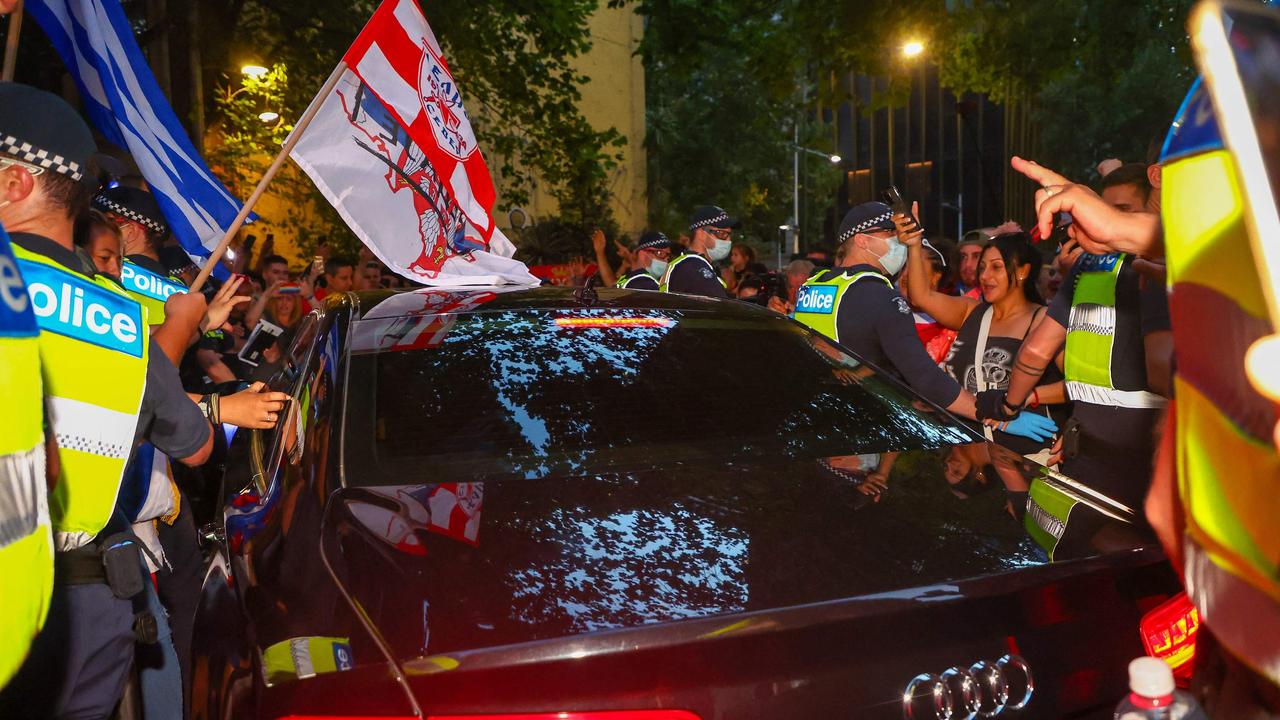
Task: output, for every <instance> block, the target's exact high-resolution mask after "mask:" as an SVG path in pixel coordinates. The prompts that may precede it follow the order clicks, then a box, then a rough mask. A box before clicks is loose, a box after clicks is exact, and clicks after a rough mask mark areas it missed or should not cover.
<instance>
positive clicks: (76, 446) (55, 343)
mask: <svg viewBox="0 0 1280 720" xmlns="http://www.w3.org/2000/svg"><path fill="white" fill-rule="evenodd" d="M94 150H95V147H94V142H93V136H92V135H91V134H90V132H89V129H88V127H86V126H85V124H84V122H83V121H82V120H81V119H80V117H79V115H77V114H76V112H75V111H74V110H73V109H72V108H71V107H70V106H69V105H67V103H66V102H65V101H63V100H62V99H61V98H59V97H57V96H55V95H52V94H50V93H47V92H43V91H40V90H36V89H35V88H31V87H27V86H24V85H19V84H16V83H3V84H0V161H2V162H0V223H3V224H4V225H5V227H6V228H8V230H9V233H10V237H11V239H12V241H13V250H14V254H15V256H16V257H17V259H18V265H19V267H20V268H21V270H22V274H23V277H24V279H25V280H26V283H27V290H28V295H29V298H30V302H31V307H32V310H33V312H34V314H35V316H36V321H37V323H38V325H39V327H40V334H39V336H38V343H39V347H40V360H41V365H42V377H43V381H44V388H45V395H46V396H47V397H48V405H49V407H50V408H51V410H52V412H51V414H50V417H51V425H52V432H53V433H54V435H55V436H56V437H57V438H58V445H59V448H60V449H59V453H58V454H59V472H58V477H57V481H56V485H55V486H54V488H53V490H52V492H51V495H50V502H49V509H50V513H49V514H50V520H51V523H52V529H53V538H54V546H55V549H56V554H55V562H54V591H53V599H52V602H51V606H50V610H49V615H48V621H47V623H46V626H45V629H44V631H43V632H42V633H41V634H40V635H39V636H38V637H37V639H36V642H35V643H34V644H33V646H32V649H31V653H30V656H29V657H28V659H27V661H26V663H25V664H24V665H23V667H22V669H21V670H20V671H19V673H18V674H17V676H15V678H14V679H13V681H12V682H11V683H10V685H9V686H8V687H7V688H5V690H4V692H3V694H0V716H3V717H63V716H75V717H105V716H106V715H107V714H109V713H110V712H111V710H112V708H113V707H114V706H115V704H116V702H117V701H118V699H119V697H120V694H121V692H122V688H123V687H124V680H125V677H126V675H127V673H128V670H129V666H130V661H131V659H132V655H133V646H134V642H135V633H134V629H133V625H134V615H133V609H132V603H131V601H130V597H131V595H130V593H131V592H134V593H135V594H136V591H137V590H139V589H140V588H141V587H142V586H141V581H142V577H141V574H140V558H139V557H138V555H137V551H136V549H134V548H135V546H133V545H131V544H130V543H128V542H126V541H124V540H122V536H120V535H118V534H115V533H116V532H117V531H118V530H121V529H123V527H122V526H123V521H122V520H120V519H118V513H117V511H116V495H117V491H118V489H119V487H120V483H121V478H122V475H123V473H124V468H125V464H126V461H127V460H128V458H129V456H130V453H131V450H132V448H133V447H134V446H135V444H136V443H137V442H138V441H139V440H147V441H149V442H151V443H152V444H153V445H155V446H156V447H157V448H160V449H162V450H164V451H165V452H166V453H167V454H168V455H169V456H170V457H172V458H175V459H178V460H180V461H181V462H183V463H185V464H189V465H198V464H200V463H202V462H204V460H205V459H206V458H207V457H208V455H209V452H210V450H211V448H212V446H213V433H212V429H211V427H210V425H209V423H208V421H207V420H206V419H205V417H204V416H203V415H201V413H200V411H199V409H198V408H197V406H196V405H195V404H194V403H192V402H191V401H190V400H189V399H188V398H187V397H186V396H185V394H184V393H183V392H182V388H181V386H180V385H179V383H178V375H177V370H176V369H175V368H174V367H173V365H172V363H170V362H169V361H168V359H167V358H165V357H164V355H163V353H161V352H159V351H158V350H157V349H156V348H155V345H154V343H152V342H151V341H150V340H149V338H148V337H147V331H146V322H147V321H146V312H145V310H144V309H143V308H142V306H141V305H139V304H138V303H137V302H136V301H134V300H132V299H131V298H130V297H129V296H128V295H127V294H126V293H124V292H123V291H122V290H120V288H119V286H118V285H116V284H115V283H114V282H113V281H111V280H107V279H104V278H99V277H96V276H94V275H92V274H91V273H92V271H91V270H86V269H85V265H84V264H83V262H82V261H81V259H80V257H79V256H77V255H76V254H75V252H74V250H73V242H72V236H73V226H74V219H75V217H77V216H78V215H79V214H80V213H82V212H85V211H86V210H87V208H88V206H89V201H90V200H91V198H92V193H93V187H92V184H91V183H92V180H93V173H92V172H91V171H90V168H89V162H90V157H91V155H92V154H93V152H94ZM204 310H205V303H204V298H203V297H202V296H200V295H182V296H180V297H176V298H174V299H173V300H171V301H170V305H169V306H168V308H167V314H168V315H170V316H171V317H170V319H171V320H173V321H179V322H186V323H188V324H189V326H190V327H191V328H192V329H194V328H195V326H196V325H197V324H198V322H199V319H200V317H201V316H203V314H204ZM108 540H110V542H108ZM130 568H132V570H133V573H130V572H129V570H130ZM108 569H109V570H108Z"/></svg>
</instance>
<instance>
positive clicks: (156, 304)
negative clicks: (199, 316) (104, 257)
mask: <svg viewBox="0 0 1280 720" xmlns="http://www.w3.org/2000/svg"><path fill="white" fill-rule="evenodd" d="M120 284H121V285H124V289H125V292H127V293H129V297H131V298H133V299H134V300H137V301H138V302H140V303H142V306H143V307H145V308H146V309H147V322H148V324H151V325H163V324H164V301H165V300H168V299H169V296H170V295H176V294H178V293H184V292H186V291H187V288H186V286H185V285H183V284H182V283H178V282H174V281H173V280H171V279H170V278H167V277H164V276H161V275H157V274H156V273H154V272H151V271H150V270H148V269H146V268H144V267H142V266H141V265H138V264H136V263H133V262H131V261H129V260H123V261H122V262H121V263H120Z"/></svg>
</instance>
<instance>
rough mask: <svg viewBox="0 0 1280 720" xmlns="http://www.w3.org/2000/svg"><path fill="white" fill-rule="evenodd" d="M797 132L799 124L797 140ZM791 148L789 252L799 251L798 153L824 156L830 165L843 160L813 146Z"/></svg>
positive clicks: (796, 145) (797, 145)
mask: <svg viewBox="0 0 1280 720" xmlns="http://www.w3.org/2000/svg"><path fill="white" fill-rule="evenodd" d="M799 134H800V130H799V126H797V128H796V139H797V140H799V139H800V138H799ZM791 149H792V158H791V159H792V163H791V202H792V213H793V215H792V222H793V224H794V227H792V228H790V229H791V230H792V235H791V252H793V253H799V252H800V153H802V152H804V153H809V154H810V155H817V156H818V157H820V158H826V160H827V161H828V162H830V163H831V164H832V165H838V164H839V163H840V161H841V160H843V158H841V157H840V156H839V155H834V154H832V153H824V152H822V151H821V150H814V149H813V148H807V147H802V146H801V145H799V144H794V145H792V146H791ZM778 229H779V230H782V228H781V227H779V228H778Z"/></svg>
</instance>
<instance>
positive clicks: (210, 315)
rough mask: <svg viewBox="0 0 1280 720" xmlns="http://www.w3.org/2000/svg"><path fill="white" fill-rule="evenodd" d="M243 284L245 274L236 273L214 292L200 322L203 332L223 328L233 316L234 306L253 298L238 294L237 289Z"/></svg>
mask: <svg viewBox="0 0 1280 720" xmlns="http://www.w3.org/2000/svg"><path fill="white" fill-rule="evenodd" d="M243 284H244V276H243V275H236V276H234V277H232V278H231V279H230V280H228V281H227V282H225V283H223V284H222V287H220V288H218V292H217V293H215V294H214V296H213V300H212V301H210V302H209V306H208V308H207V309H205V312H204V320H203V321H202V322H201V323H200V331H201V332H208V331H210V330H217V329H219V328H221V327H222V326H223V325H225V324H226V322H227V318H229V317H231V310H232V308H234V307H235V306H237V305H243V304H244V303H247V302H249V301H250V300H252V299H253V298H252V297H250V296H248V295H236V290H238V289H240V286H241V285H243Z"/></svg>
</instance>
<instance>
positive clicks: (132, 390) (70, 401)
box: [14, 246, 148, 550]
mask: <svg viewBox="0 0 1280 720" xmlns="http://www.w3.org/2000/svg"><path fill="white" fill-rule="evenodd" d="M14 253H15V254H16V255H17V257H18V264H19V266H20V267H21V268H22V274H23V277H24V278H25V279H26V282H27V292H28V294H29V296H30V298H31V305H32V310H33V311H34V312H35V315H36V321H37V322H38V323H39V324H40V340H39V342H40V361H41V365H42V374H43V377H44V382H45V393H46V395H47V396H48V398H49V403H48V405H49V411H50V413H49V420H50V424H51V425H52V427H53V430H54V434H55V435H56V437H57V441H58V457H59V464H60V466H61V472H60V473H59V476H58V484H57V486H56V487H55V488H54V491H53V494H52V495H51V497H50V498H49V509H50V516H51V518H52V520H53V530H54V541H55V544H56V546H57V548H58V549H59V550H71V549H74V548H77V547H80V546H81V545H84V544H85V543H87V542H89V541H90V540H92V539H93V537H94V536H95V535H97V534H98V532H99V531H101V530H102V528H103V527H105V526H106V524H107V521H108V520H109V519H110V518H111V513H112V510H113V509H114V507H115V503H116V495H117V493H118V492H119V489H120V480H121V477H122V476H123V474H124V468H125V462H126V461H127V460H128V458H129V453H130V451H131V450H132V446H133V434H134V429H135V428H136V427H137V424H138V408H139V407H140V406H141V404H142V394H143V390H144V388H145V386H146V377H147V357H148V335H147V326H146V318H147V315H146V311H145V310H144V309H143V308H142V306H141V305H139V304H138V302H137V301H135V300H132V299H131V298H130V297H129V296H128V294H126V293H125V292H124V291H123V290H121V289H120V288H119V287H118V286H116V285H115V283H113V282H112V281H110V280H108V279H106V278H94V279H90V278H87V277H85V276H83V275H80V274H79V273H75V272H72V271H70V270H67V269H66V268H64V267H62V266H61V265H59V264H58V263H56V262H54V261H53V260H51V259H49V258H47V257H44V256H42V255H38V254H36V253H32V252H30V251H28V250H25V249H23V248H22V247H17V246H15V247H14Z"/></svg>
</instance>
